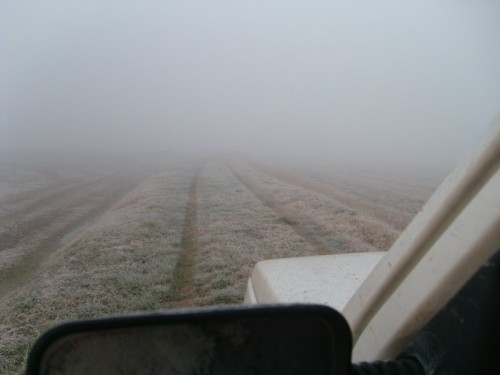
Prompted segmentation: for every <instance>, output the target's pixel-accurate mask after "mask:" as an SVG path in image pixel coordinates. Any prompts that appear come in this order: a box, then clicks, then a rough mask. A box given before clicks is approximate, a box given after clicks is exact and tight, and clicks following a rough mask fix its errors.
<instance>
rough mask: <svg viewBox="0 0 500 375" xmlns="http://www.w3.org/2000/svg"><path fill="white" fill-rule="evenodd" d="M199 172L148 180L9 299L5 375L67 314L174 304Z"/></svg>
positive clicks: (4, 320)
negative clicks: (176, 274)
mask: <svg viewBox="0 0 500 375" xmlns="http://www.w3.org/2000/svg"><path fill="white" fill-rule="evenodd" d="M191 175H192V170H191V169H190V168H181V169H172V170H171V171H169V172H168V173H166V174H165V175H162V176H159V177H156V178H155V179H153V180H150V181H148V182H146V183H144V184H142V185H141V186H140V187H138V188H137V189H135V190H134V191H133V192H132V193H130V194H129V195H127V197H126V198H125V199H124V200H122V201H121V203H120V204H119V205H118V206H117V207H115V208H114V209H113V210H111V211H110V212H108V213H107V214H106V215H105V216H104V217H103V218H101V220H100V221H99V222H98V223H96V224H95V225H94V226H92V227H91V228H89V229H88V230H87V231H86V232H85V233H84V234H82V235H81V236H80V237H79V238H78V239H76V240H74V241H73V242H71V243H70V244H68V245H67V246H66V247H64V248H63V249H61V250H59V251H58V252H56V253H55V254H53V256H52V257H51V258H50V259H49V260H48V261H47V262H46V263H45V264H44V265H43V267H42V268H41V270H40V272H39V273H38V274H37V275H36V276H35V278H34V280H33V281H32V282H31V283H30V284H28V285H26V286H25V287H23V288H21V289H19V290H17V291H16V292H14V293H11V294H10V295H8V296H7V297H5V298H4V299H3V300H2V301H1V303H2V308H1V309H0V322H1V323H0V373H2V374H17V373H21V369H22V367H23V364H24V362H25V357H26V354H27V352H28V350H29V348H30V346H31V345H32V344H33V341H34V339H35V338H36V337H37V336H38V335H39V334H40V333H41V332H42V331H44V330H45V329H47V328H48V327H50V326H52V325H53V324H55V323H58V322H60V321H62V320H72V319H83V318H90V317H96V316H104V315H113V314H122V313H131V312H139V311H154V310H162V309H165V308H168V307H169V304H170V301H171V299H172V298H171V297H172V290H171V281H172V274H173V269H174V267H175V265H176V262H177V258H178V253H179V250H180V244H181V233H182V223H183V219H184V214H185V205H186V201H187V194H188V186H189V181H190V177H191Z"/></svg>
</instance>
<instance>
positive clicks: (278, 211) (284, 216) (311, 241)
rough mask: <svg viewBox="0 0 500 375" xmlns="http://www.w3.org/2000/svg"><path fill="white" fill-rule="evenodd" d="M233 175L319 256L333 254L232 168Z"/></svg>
mask: <svg viewBox="0 0 500 375" xmlns="http://www.w3.org/2000/svg"><path fill="white" fill-rule="evenodd" d="M229 168H230V170H231V173H232V174H233V175H234V176H235V177H236V178H237V179H238V180H239V181H240V182H241V183H242V184H243V185H244V186H245V187H246V188H247V189H248V190H249V191H250V192H251V193H252V194H253V195H255V197H257V198H258V199H259V200H260V201H261V202H262V203H264V204H265V205H266V206H267V207H269V208H270V209H271V210H272V211H273V212H274V213H275V214H276V215H277V216H278V217H280V218H281V220H282V221H283V223H285V224H288V225H289V226H290V227H291V228H292V229H293V230H294V232H295V233H297V234H298V235H299V236H300V237H302V238H303V239H304V241H305V242H306V243H308V244H309V245H311V246H312V247H313V248H315V249H316V252H317V254H318V255H326V254H331V253H332V249H330V248H328V247H327V246H325V245H324V244H323V243H321V242H320V241H318V240H317V239H316V238H314V237H313V236H312V235H311V234H310V233H309V231H308V230H307V228H306V227H304V226H303V225H301V224H299V223H297V222H296V221H295V220H294V219H293V218H291V217H290V216H289V215H288V214H287V213H286V212H285V210H284V209H282V208H281V207H280V206H279V205H278V204H277V203H276V202H274V201H272V200H271V199H268V198H267V197H266V196H264V195H263V194H260V193H259V192H258V191H257V190H256V189H255V187H253V186H252V185H251V184H250V182H249V181H248V180H247V179H245V178H244V177H243V176H242V175H241V174H240V173H238V172H236V170H235V169H234V168H233V167H232V166H230V167H229Z"/></svg>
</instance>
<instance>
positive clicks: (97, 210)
mask: <svg viewBox="0 0 500 375" xmlns="http://www.w3.org/2000/svg"><path fill="white" fill-rule="evenodd" d="M137 180H138V179H137V178H130V179H125V178H121V179H116V180H114V181H112V182H110V183H108V185H107V186H106V197H105V199H103V200H102V201H100V202H99V204H97V205H96V206H94V207H93V208H92V209H91V210H90V211H89V212H87V213H86V214H85V215H83V216H80V217H78V218H76V219H74V220H70V221H68V222H67V223H66V225H65V226H64V227H63V228H60V229H58V230H57V231H56V232H54V233H52V234H51V235H50V236H49V237H47V238H45V239H42V240H41V241H40V242H39V243H38V244H37V245H36V247H35V248H34V249H33V250H31V251H30V252H29V254H27V255H25V256H24V257H23V258H22V260H21V261H20V262H19V263H16V264H14V265H13V266H11V267H9V268H7V269H6V270H4V271H2V272H1V273H0V300H1V299H2V298H3V297H4V296H5V295H7V294H8V293H10V292H11V291H13V290H15V289H17V288H19V287H21V286H23V285H24V284H25V283H26V282H28V281H29V280H30V278H31V277H32V275H33V274H34V273H35V272H36V271H37V270H38V268H39V266H40V264H41V263H42V262H43V261H45V260H46V259H47V258H48V257H49V256H50V254H52V253H53V252H55V251H56V250H58V249H60V248H61V247H62V246H64V245H63V244H61V239H62V238H63V237H64V235H65V234H67V233H68V232H71V231H74V230H76V229H78V228H79V227H81V226H82V225H86V224H89V223H91V222H94V221H96V220H97V219H98V218H99V217H101V216H102V215H103V214H105V213H106V212H107V211H109V210H110V209H112V208H113V207H114V206H115V205H116V204H117V202H118V201H119V200H120V199H121V198H123V196H124V195H125V194H127V193H128V192H129V191H131V190H132V189H133V188H134V187H135V186H137V183H138V181H137ZM47 220H48V219H47Z"/></svg>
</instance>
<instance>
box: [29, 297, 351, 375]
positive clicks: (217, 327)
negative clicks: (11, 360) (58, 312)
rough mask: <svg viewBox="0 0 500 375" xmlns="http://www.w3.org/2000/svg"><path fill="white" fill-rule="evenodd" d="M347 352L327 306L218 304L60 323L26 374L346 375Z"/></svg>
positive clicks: (345, 337)
mask: <svg viewBox="0 0 500 375" xmlns="http://www.w3.org/2000/svg"><path fill="white" fill-rule="evenodd" d="M351 349H352V341H351V332H350V329H349V326H348V324H347V322H346V321H345V319H344V317H343V316H342V315H341V314H340V313H338V312H337V311H335V310H333V309H331V308H329V307H326V306H320V305H279V306H257V307H244V306H241V307H225V308H220V307H217V308H213V309H197V310H181V311H173V312H165V313H153V314H146V315H130V316H122V317H116V318H113V317H112V318H104V319H95V320H88V321H77V322H69V323H63V324H61V325H59V326H56V327H55V328H52V329H50V330H49V331H47V332H46V333H45V334H43V335H42V336H41V337H40V338H39V339H38V341H37V342H36V344H35V345H34V347H33V349H32V351H31V353H30V356H29V359H28V365H27V374H28V375H35V374H44V375H45V374H80V373H81V374H84V373H101V374H137V373H147V374H276V375H278V374H287V375H291V374H306V373H307V374H325V375H326V374H328V375H331V374H335V375H344V374H348V373H349V369H350V362H351Z"/></svg>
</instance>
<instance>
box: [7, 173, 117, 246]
mask: <svg viewBox="0 0 500 375" xmlns="http://www.w3.org/2000/svg"><path fill="white" fill-rule="evenodd" d="M107 179H108V181H106V180H107ZM102 183H106V184H109V185H110V186H112V184H113V181H112V180H111V178H110V177H101V178H98V179H95V180H92V181H87V182H84V183H80V184H76V185H71V186H69V187H65V188H61V189H59V190H57V191H55V192H52V193H50V194H48V195H46V196H44V197H41V198H39V199H37V200H36V201H35V202H32V203H31V204H29V205H28V206H26V207H25V208H24V209H22V210H19V211H17V212H13V213H11V214H9V215H7V216H5V217H3V218H2V219H0V225H2V226H4V228H9V227H10V224H15V225H14V228H13V229H15V230H13V231H11V230H9V231H7V232H6V233H2V234H1V235H0V251H2V250H4V249H9V248H13V247H15V246H17V245H18V244H19V243H20V242H22V241H23V240H25V238H26V234H27V233H30V235H31V236H32V235H33V233H39V232H42V231H43V230H44V229H46V228H47V227H48V226H50V224H51V223H52V222H53V221H56V220H58V219H59V218H61V217H63V216H64V215H65V214H67V213H68V212H71V211H72V210H74V208H75V207H78V206H80V205H82V204H83V203H84V202H86V201H87V200H88V196H89V195H90V194H92V190H91V189H92V188H93V187H94V186H96V187H99V186H100V184H102ZM108 189H109V188H108ZM79 193H80V194H82V195H81V196H76V197H72V195H73V194H79ZM67 199H70V200H71V201H70V202H69V203H62V202H64V201H65V200H67ZM61 205H62V206H61ZM44 208H50V209H51V211H50V212H47V213H45V212H43V209H44ZM31 215H33V216H31ZM9 229H10V228H9Z"/></svg>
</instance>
